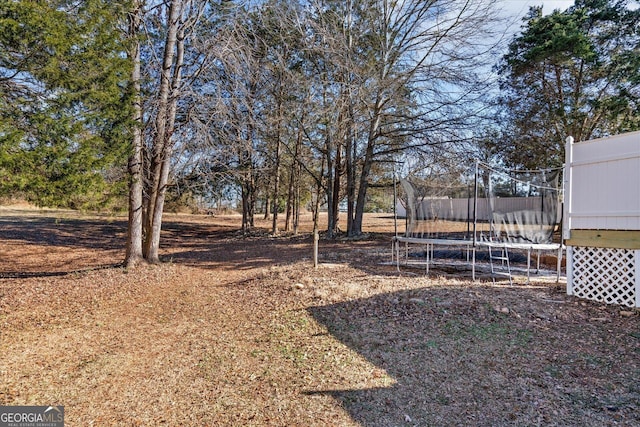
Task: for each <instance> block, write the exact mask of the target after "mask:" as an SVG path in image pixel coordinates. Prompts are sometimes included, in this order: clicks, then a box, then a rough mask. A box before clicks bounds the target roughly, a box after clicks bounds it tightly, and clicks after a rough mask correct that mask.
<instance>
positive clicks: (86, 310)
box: [0, 206, 640, 426]
mask: <svg viewBox="0 0 640 427" xmlns="http://www.w3.org/2000/svg"><path fill="white" fill-rule="evenodd" d="M308 220H309V218H307V222H306V223H305V224H304V226H305V227H306V228H305V230H307V231H308V230H309V228H308V227H309V223H308ZM269 224H270V222H269V221H264V222H260V224H258V225H259V226H261V227H262V228H261V229H259V230H256V232H254V233H252V234H251V235H250V236H243V235H242V234H240V233H239V232H238V228H239V225H240V219H239V217H238V216H236V215H226V216H225V215H222V216H215V217H208V216H204V215H202V216H194V215H167V216H166V219H165V222H164V227H163V229H164V234H163V241H162V243H161V245H162V256H163V260H164V261H165V262H164V263H163V264H162V265H159V266H145V267H141V268H139V269H136V270H134V271H127V270H125V269H123V268H121V267H120V266H118V264H119V263H120V262H121V261H122V260H123V258H124V248H123V244H124V240H125V233H126V222H125V219H124V218H112V217H107V216H104V217H101V216H86V215H81V214H78V213H75V212H70V211H40V210H33V209H31V208H28V207H21V206H14V207H5V208H1V209H0V334H1V337H0V378H1V381H0V404H2V405H49V404H58V405H64V407H65V419H66V425H68V426H91V425H95V426H109V425H140V426H152V425H167V426H177V425H185V426H187V425H188V426H248V425H256V426H449V425H451V426H454V425H465V426H466V425H474V426H506V425H514V426H515V425H517V426H522V425H527V426H530V425H544V426H553V425H560V426H573V425H575V426H578V425H601V426H614V425H622V426H633V425H640V316H639V315H638V312H637V311H633V310H630V309H625V308H620V307H615V306H605V305H601V304H595V303H591V302H585V301H582V300H578V299H576V298H573V297H568V296H567V295H566V294H565V290H564V287H563V286H558V285H556V284H555V283H553V282H552V283H543V282H535V283H534V284H532V285H527V284H525V283H524V282H522V281H519V282H518V283H516V285H514V286H508V285H505V284H495V285H494V284H493V283H492V282H491V281H490V280H482V281H478V282H475V283H474V282H471V281H470V280H469V279H468V278H466V277H464V276H461V275H458V274H453V273H451V272H447V271H445V270H432V271H431V273H430V274H429V276H425V275H424V272H423V271H420V270H411V269H403V270H402V272H400V273H398V272H397V271H396V269H395V267H394V266H392V265H389V261H390V246H391V245H390V237H391V235H392V234H391V232H392V230H393V222H392V219H391V218H390V217H389V215H382V214H380V215H369V216H367V218H366V219H365V226H364V227H363V228H364V231H366V232H369V233H370V234H369V236H368V238H365V239H358V240H346V239H342V240H340V239H338V240H336V241H331V242H328V241H324V240H322V241H321V242H320V266H319V268H317V269H314V268H313V263H312V253H313V252H312V239H311V238H310V236H309V233H308V232H305V233H303V234H300V235H299V236H281V237H270V236H269V235H268V233H267V231H266V230H267V229H268V227H269ZM261 230H262V231H261Z"/></svg>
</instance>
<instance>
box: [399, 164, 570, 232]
mask: <svg viewBox="0 0 640 427" xmlns="http://www.w3.org/2000/svg"><path fill="white" fill-rule="evenodd" d="M560 173H561V170H558V169H555V170H535V171H518V170H501V169H498V168H494V167H491V166H489V165H487V164H484V163H481V162H478V163H477V166H476V167H475V168H474V169H471V170H469V171H467V172H466V173H462V174H458V175H454V174H446V173H442V174H439V175H433V174H432V175H428V176H421V177H417V176H413V177H408V178H406V179H402V180H401V181H400V183H401V189H402V191H401V194H400V200H401V202H402V206H403V207H404V210H405V212H404V214H405V215H404V216H405V217H406V236H407V237H417V238H428V239H463V240H482V239H490V240H492V241H500V242H509V243H533V244H544V243H552V241H553V233H554V230H555V229H556V227H557V226H558V225H559V224H560V221H561V208H560V188H559V185H560V183H561V179H560ZM402 213H403V212H400V213H399V214H400V215H402Z"/></svg>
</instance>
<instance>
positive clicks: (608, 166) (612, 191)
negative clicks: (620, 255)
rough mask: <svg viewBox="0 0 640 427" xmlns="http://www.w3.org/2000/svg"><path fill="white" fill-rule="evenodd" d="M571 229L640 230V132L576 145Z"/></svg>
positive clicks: (570, 213)
mask: <svg viewBox="0 0 640 427" xmlns="http://www.w3.org/2000/svg"><path fill="white" fill-rule="evenodd" d="M571 151H572V158H571V159H569V158H568V159H567V162H568V163H569V164H570V165H569V166H570V168H571V172H570V179H571V190H570V197H571V203H570V210H569V212H567V214H568V215H569V216H568V219H569V224H568V225H569V228H570V229H587V230H640V132H632V133H627V134H622V135H616V136H612V137H609V138H602V139H594V140H591V141H586V142H578V143H575V144H573V147H572V150H571Z"/></svg>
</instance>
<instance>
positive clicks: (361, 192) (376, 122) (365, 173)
mask: <svg viewBox="0 0 640 427" xmlns="http://www.w3.org/2000/svg"><path fill="white" fill-rule="evenodd" d="M381 114H382V99H381V96H378V97H377V100H376V103H375V107H374V109H373V117H372V119H371V124H370V125H369V134H368V136H367V150H366V153H365V157H364V161H363V163H362V171H361V172H360V182H359V186H358V198H357V200H356V211H355V216H354V218H353V230H352V232H351V236H357V235H360V234H362V219H363V217H364V207H365V202H366V200H367V189H368V186H369V174H370V172H371V167H372V166H373V160H374V147H375V144H376V140H377V138H378V130H379V127H380V122H381V120H382V117H381Z"/></svg>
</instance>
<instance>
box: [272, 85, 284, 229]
mask: <svg viewBox="0 0 640 427" xmlns="http://www.w3.org/2000/svg"><path fill="white" fill-rule="evenodd" d="M282 92H283V91H282V84H281V85H280V93H279V96H278V108H277V110H278V115H277V119H278V124H277V125H276V152H275V155H276V158H275V162H274V165H273V223H272V224H271V234H273V235H276V234H278V199H279V197H278V195H279V193H280V157H281V151H282V143H281V141H280V139H281V138H282V96H283V93H282Z"/></svg>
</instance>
